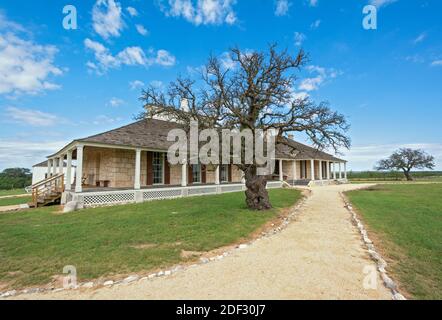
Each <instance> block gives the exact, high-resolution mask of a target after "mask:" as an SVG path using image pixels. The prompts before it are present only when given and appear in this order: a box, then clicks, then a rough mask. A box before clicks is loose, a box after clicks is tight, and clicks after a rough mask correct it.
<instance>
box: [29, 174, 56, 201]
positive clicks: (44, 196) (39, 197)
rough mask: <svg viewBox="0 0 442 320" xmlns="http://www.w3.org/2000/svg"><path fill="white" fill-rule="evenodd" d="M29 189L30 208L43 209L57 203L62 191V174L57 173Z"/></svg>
mask: <svg viewBox="0 0 442 320" xmlns="http://www.w3.org/2000/svg"><path fill="white" fill-rule="evenodd" d="M30 189H32V202H30V203H29V207H30V208H39V207H44V206H47V205H49V204H54V203H56V202H59V201H60V200H61V195H62V193H63V191H64V174H63V173H59V174H56V175H54V176H52V177H49V178H47V179H45V180H43V181H40V182H37V183H36V184H33V185H32V186H31V187H30Z"/></svg>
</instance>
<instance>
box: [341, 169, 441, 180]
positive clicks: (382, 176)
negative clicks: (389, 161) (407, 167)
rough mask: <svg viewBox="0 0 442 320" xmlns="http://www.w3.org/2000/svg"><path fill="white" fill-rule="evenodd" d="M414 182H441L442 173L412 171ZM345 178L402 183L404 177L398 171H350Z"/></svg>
mask: <svg viewBox="0 0 442 320" xmlns="http://www.w3.org/2000/svg"><path fill="white" fill-rule="evenodd" d="M411 174H412V176H413V177H414V178H415V179H416V180H433V179H437V180H442V171H414V172H412V173H411ZM347 177H348V179H349V180H351V181H403V180H405V176H404V173H403V172H400V171H350V172H348V174H347Z"/></svg>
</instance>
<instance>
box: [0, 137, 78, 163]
mask: <svg viewBox="0 0 442 320" xmlns="http://www.w3.org/2000/svg"><path fill="white" fill-rule="evenodd" d="M68 142H69V141H39V142H34V141H30V140H29V139H26V140H19V139H11V140H6V139H1V138H0V168H1V169H2V170H3V169H5V168H11V167H22V168H30V167H32V166H33V165H34V164H36V163H38V162H41V161H43V160H44V159H46V156H47V155H49V154H52V153H54V152H55V151H57V150H60V149H61V148H62V147H63V146H65V145H66V144H67V143H68Z"/></svg>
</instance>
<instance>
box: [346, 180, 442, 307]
mask: <svg viewBox="0 0 442 320" xmlns="http://www.w3.org/2000/svg"><path fill="white" fill-rule="evenodd" d="M347 195H348V197H349V199H350V201H351V202H352V203H353V205H354V206H355V207H356V208H357V209H358V211H359V212H360V214H361V215H362V218H363V220H364V221H365V223H366V224H367V227H368V228H369V230H370V231H371V232H373V233H374V234H375V235H376V237H377V238H379V241H378V242H379V243H377V245H380V246H381V249H382V250H383V251H384V254H385V255H386V256H387V257H388V258H389V259H390V260H391V261H392V264H391V271H392V273H393V275H395V276H396V278H397V279H398V280H399V282H400V283H401V285H402V286H403V287H404V288H405V290H407V291H408V293H409V294H411V296H412V297H413V298H416V299H442V184H424V185H422V184H420V185H419V184H411V185H410V184H408V185H406V184H403V185H400V184H398V185H393V184H390V185H380V186H376V187H372V188H370V189H368V190H360V191H351V192H348V193H347Z"/></svg>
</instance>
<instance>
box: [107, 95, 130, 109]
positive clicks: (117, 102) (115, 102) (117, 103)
mask: <svg viewBox="0 0 442 320" xmlns="http://www.w3.org/2000/svg"><path fill="white" fill-rule="evenodd" d="M123 104H125V101H124V100H123V99H119V98H116V97H112V98H111V99H110V100H109V102H108V103H107V104H106V105H107V106H109V107H119V106H122V105H123Z"/></svg>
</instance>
